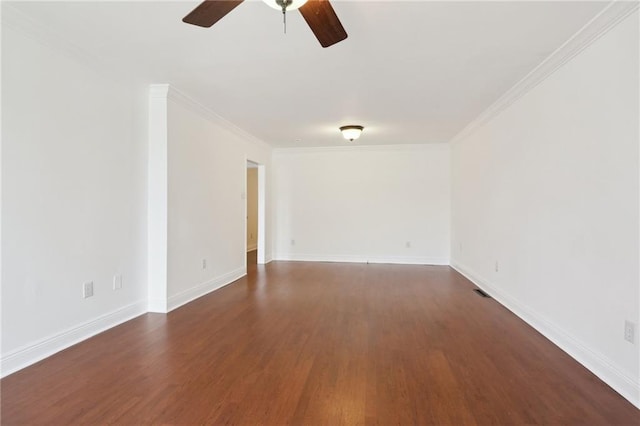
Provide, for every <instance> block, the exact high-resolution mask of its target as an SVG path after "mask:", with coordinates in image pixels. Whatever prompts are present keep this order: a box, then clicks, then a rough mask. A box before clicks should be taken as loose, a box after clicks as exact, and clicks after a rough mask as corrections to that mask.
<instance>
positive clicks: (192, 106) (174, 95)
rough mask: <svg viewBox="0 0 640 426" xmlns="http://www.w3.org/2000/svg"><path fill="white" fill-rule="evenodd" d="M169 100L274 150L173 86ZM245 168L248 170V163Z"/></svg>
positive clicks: (244, 137) (171, 86)
mask: <svg viewBox="0 0 640 426" xmlns="http://www.w3.org/2000/svg"><path fill="white" fill-rule="evenodd" d="M167 99H170V100H172V101H175V102H176V103H178V104H180V105H182V106H183V107H185V108H187V109H189V110H190V111H192V112H194V113H196V114H198V115H200V116H201V117H202V118H204V119H206V120H209V121H211V122H212V123H214V124H217V125H219V126H220V127H222V128H224V129H226V130H228V131H230V132H231V133H233V134H235V135H236V136H239V137H240V138H241V139H243V140H244V141H246V142H249V143H252V144H254V145H256V146H259V147H261V148H264V149H267V150H270V149H273V147H272V146H271V145H269V144H268V143H266V142H264V141H263V140H261V139H260V138H258V137H256V136H254V135H252V134H251V133H249V132H247V131H245V130H243V129H241V128H240V127H238V126H236V125H235V124H233V123H232V122H230V121H229V120H227V119H226V118H224V117H222V116H220V115H219V114H218V113H216V112H215V111H213V110H212V109H210V108H208V107H206V106H204V105H203V104H201V103H200V102H198V101H196V100H195V99H193V98H192V97H191V96H189V95H187V94H186V93H184V92H182V91H180V90H179V89H176V88H175V87H174V86H173V85H169V91H168V95H167ZM244 167H245V168H246V163H245V166H244Z"/></svg>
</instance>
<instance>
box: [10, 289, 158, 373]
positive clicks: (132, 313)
mask: <svg viewBox="0 0 640 426" xmlns="http://www.w3.org/2000/svg"><path fill="white" fill-rule="evenodd" d="M146 312H147V301H146V300H144V301H140V302H137V303H133V304H131V305H128V306H125V307H124V308H121V309H118V310H115V311H113V312H110V313H108V314H105V315H102V316H100V317H98V318H96V319H94V320H91V321H87V322H85V323H84V324H81V325H79V326H77V327H73V328H70V329H68V330H65V331H63V332H62V333H59V334H56V335H54V336H51V337H47V338H45V339H42V340H40V341H38V342H36V343H34V344H30V345H27V346H24V347H22V348H20V349H17V350H15V351H12V352H11V353H8V354H7V355H4V356H3V357H2V359H1V360H0V365H1V367H0V372H1V374H0V375H1V377H6V376H8V375H9V374H11V373H15V372H16V371H18V370H21V369H23V368H25V367H28V366H30V365H31V364H35V363H36V362H38V361H42V360H43V359H45V358H47V357H49V356H51V355H53V354H55V353H56V352H60V351H62V350H64V349H67V348H68V347H70V346H73V345H75V344H77V343H80V342H82V341H83V340H87V339H88V338H90V337H93V336H95V335H96V334H99V333H102V332H103V331H106V330H108V329H110V328H113V327H115V326H117V325H120V324H122V323H124V322H126V321H129V320H130V319H133V318H135V317H137V316H140V315H142V314H144V313H146Z"/></svg>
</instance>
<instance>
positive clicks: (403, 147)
mask: <svg viewBox="0 0 640 426" xmlns="http://www.w3.org/2000/svg"><path fill="white" fill-rule="evenodd" d="M434 149H449V145H448V144H447V143H444V142H443V143H423V144H398V145H347V146H318V147H305V148H296V147H291V148H286V147H277V148H273V151H272V153H273V155H274V156H279V155H287V154H318V153H323V152H361V151H427V150H434Z"/></svg>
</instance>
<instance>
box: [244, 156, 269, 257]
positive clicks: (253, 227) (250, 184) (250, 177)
mask: <svg viewBox="0 0 640 426" xmlns="http://www.w3.org/2000/svg"><path fill="white" fill-rule="evenodd" d="M246 167H247V177H246V188H245V194H246V198H245V200H246V206H245V219H246V222H245V223H246V227H245V228H246V230H245V241H246V245H245V247H246V265H247V266H251V265H256V264H264V263H265V252H264V249H265V243H264V240H265V238H264V237H265V233H264V224H265V212H264V204H265V202H264V189H265V185H264V176H265V173H264V165H262V164H259V163H256V162H254V161H251V160H247V165H246Z"/></svg>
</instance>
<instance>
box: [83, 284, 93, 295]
mask: <svg viewBox="0 0 640 426" xmlns="http://www.w3.org/2000/svg"><path fill="white" fill-rule="evenodd" d="M92 296H93V281H89V282H88V283H84V284H82V297H83V298H85V299H86V298H88V297H92Z"/></svg>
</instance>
